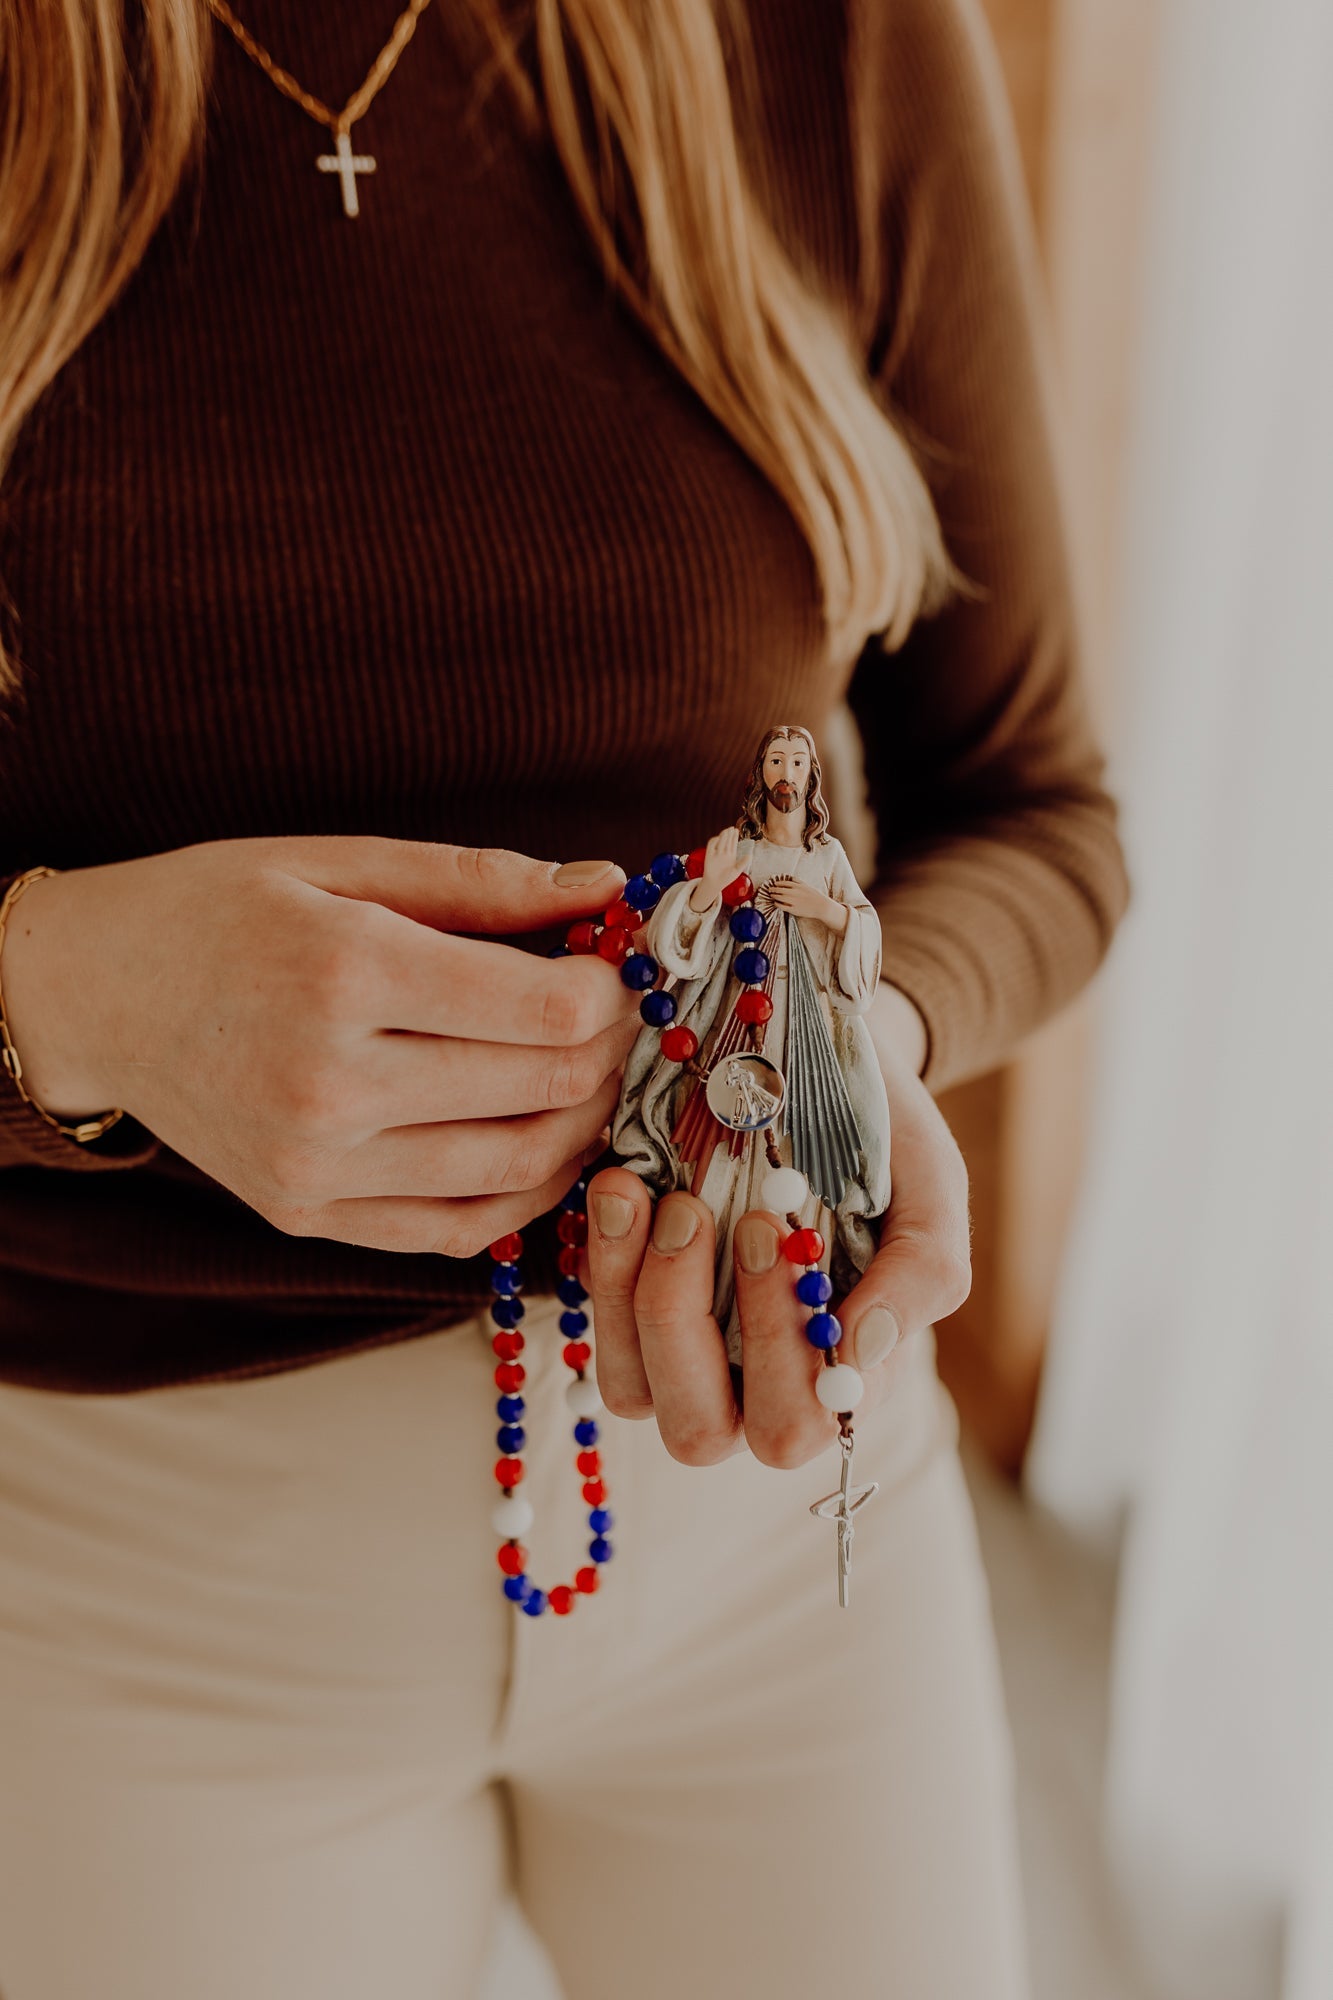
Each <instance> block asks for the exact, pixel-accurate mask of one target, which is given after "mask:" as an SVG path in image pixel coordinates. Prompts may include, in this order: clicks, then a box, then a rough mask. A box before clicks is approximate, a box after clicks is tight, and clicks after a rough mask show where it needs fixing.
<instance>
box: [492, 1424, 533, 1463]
mask: <svg viewBox="0 0 1333 2000" xmlns="http://www.w3.org/2000/svg"><path fill="white" fill-rule="evenodd" d="M527 1441H528V1434H527V1432H526V1431H525V1430H524V1429H523V1427H522V1425H521V1424H501V1426H500V1428H499V1430H498V1431H497V1432H496V1433H495V1442H496V1444H497V1445H499V1447H500V1450H501V1451H502V1452H503V1453H504V1454H505V1457H506V1458H512V1457H513V1455H514V1453H515V1452H516V1451H522V1449H523V1447H524V1445H525V1444H526V1443H527Z"/></svg>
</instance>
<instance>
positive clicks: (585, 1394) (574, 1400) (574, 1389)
mask: <svg viewBox="0 0 1333 2000" xmlns="http://www.w3.org/2000/svg"><path fill="white" fill-rule="evenodd" d="M565 1401H566V1402H567V1403H568V1404H569V1407H570V1409H571V1410H572V1411H573V1412H574V1415H575V1416H576V1417H595V1416H597V1415H599V1414H600V1412H601V1408H602V1399H601V1397H600V1396H599V1395H598V1393H597V1384H596V1383H595V1382H594V1381H593V1379H592V1377H591V1376H590V1375H585V1376H584V1378H583V1380H582V1381H581V1382H577V1381H575V1382H571V1383H569V1384H568V1386H567V1387H566V1389H565Z"/></svg>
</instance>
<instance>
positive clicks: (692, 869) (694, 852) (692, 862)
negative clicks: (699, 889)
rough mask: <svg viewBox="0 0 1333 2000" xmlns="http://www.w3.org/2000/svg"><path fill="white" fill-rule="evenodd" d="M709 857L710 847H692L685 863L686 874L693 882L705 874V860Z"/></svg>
mask: <svg viewBox="0 0 1333 2000" xmlns="http://www.w3.org/2000/svg"><path fill="white" fill-rule="evenodd" d="M707 859H708V849H707V848H706V847H695V848H691V850H690V854H689V858H688V859H687V861H686V863H685V874H686V876H687V878H688V879H689V880H690V881H691V882H697V881H698V879H699V877H700V876H701V875H702V874H703V872H704V862H705V861H706V860H707Z"/></svg>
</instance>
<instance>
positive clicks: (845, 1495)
mask: <svg viewBox="0 0 1333 2000" xmlns="http://www.w3.org/2000/svg"><path fill="white" fill-rule="evenodd" d="M838 1448H839V1450H840V1451H841V1453H842V1481H841V1483H840V1485H839V1487H838V1490H837V1492H836V1493H827V1494H825V1496H824V1498H823V1499H822V1500H816V1501H815V1503H814V1505H813V1506H812V1507H811V1509H810V1512H811V1513H812V1514H817V1515H818V1516H819V1518H820V1519H821V1520H823V1521H836V1522H837V1524H838V1603H839V1604H840V1605H841V1607H842V1609H843V1610H844V1611H845V1610H846V1608H847V1604H848V1598H849V1591H850V1586H851V1570H852V1536H853V1535H854V1534H855V1533H856V1526H855V1523H854V1522H853V1520H852V1516H853V1514H855V1513H857V1512H858V1510H859V1509H860V1508H862V1507H864V1506H865V1504H866V1501H867V1500H873V1499H874V1497H875V1495H876V1494H877V1493H878V1492H879V1481H878V1480H877V1479H872V1480H871V1481H870V1484H869V1485H868V1486H853V1485H852V1451H853V1449H854V1447H853V1443H852V1427H851V1425H850V1424H849V1423H848V1422H847V1420H846V1418H845V1417H844V1418H843V1421H842V1429H841V1430H840V1431H839V1433H838Z"/></svg>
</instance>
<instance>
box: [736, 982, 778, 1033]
mask: <svg viewBox="0 0 1333 2000" xmlns="http://www.w3.org/2000/svg"><path fill="white" fill-rule="evenodd" d="M772 1018H773V1002H772V1001H771V1000H770V999H769V997H768V995H767V993H761V992H760V990H759V988H758V987H757V986H752V987H751V988H750V991H749V992H748V993H742V995H741V997H740V999H739V1000H738V1001H737V1002H736V1019H737V1020H738V1021H752V1022H754V1023H755V1024H756V1025H758V1024H759V1023H761V1022H764V1021H771V1020H772Z"/></svg>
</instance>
